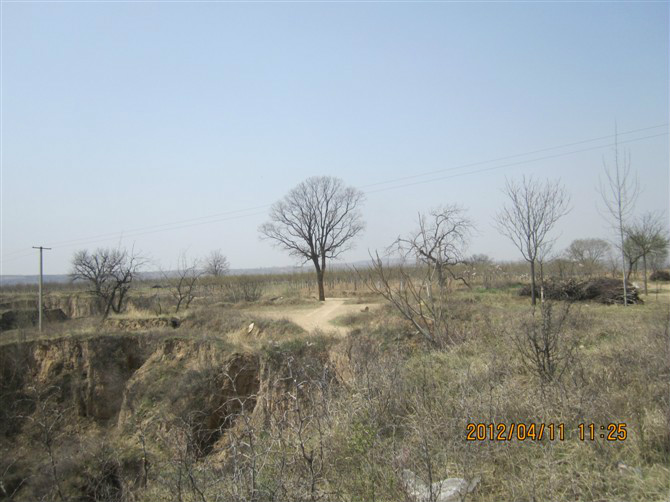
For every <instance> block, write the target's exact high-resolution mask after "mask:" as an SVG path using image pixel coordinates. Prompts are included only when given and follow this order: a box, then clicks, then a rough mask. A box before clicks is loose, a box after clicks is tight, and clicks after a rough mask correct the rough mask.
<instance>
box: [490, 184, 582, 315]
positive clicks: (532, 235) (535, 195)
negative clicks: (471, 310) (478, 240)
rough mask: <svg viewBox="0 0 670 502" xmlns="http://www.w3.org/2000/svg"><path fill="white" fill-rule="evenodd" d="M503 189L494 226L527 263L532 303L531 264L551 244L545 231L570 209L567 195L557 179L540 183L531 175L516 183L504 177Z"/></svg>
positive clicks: (532, 271)
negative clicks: (504, 197)
mask: <svg viewBox="0 0 670 502" xmlns="http://www.w3.org/2000/svg"><path fill="white" fill-rule="evenodd" d="M504 192H505V194H506V195H507V197H508V198H509V203H508V204H506V205H505V206H504V207H503V208H502V210H500V212H498V214H497V215H496V218H495V222H496V227H497V228H498V231H499V232H500V233H501V234H503V235H504V236H505V237H507V238H509V239H510V240H511V241H512V242H513V243H514V245H515V246H516V247H517V249H518V250H519V251H521V255H522V256H523V258H524V260H526V261H527V262H528V263H529V264H530V281H531V302H532V304H533V305H535V304H536V303H537V300H536V296H537V295H536V280H535V277H536V271H535V265H536V263H537V262H538V260H539V259H541V258H542V257H543V256H545V255H546V252H547V250H548V249H549V247H550V246H551V244H552V240H551V239H550V238H549V233H550V232H551V230H552V229H553V227H554V225H555V224H556V222H557V221H558V220H559V219H560V218H561V217H562V216H564V215H565V214H567V213H568V211H569V210H570V209H569V205H570V196H569V195H568V193H567V192H566V190H565V188H564V187H563V186H562V185H561V183H560V181H558V180H556V181H549V180H548V181H546V182H545V183H541V182H539V181H537V180H535V179H533V177H532V176H531V177H528V178H526V177H525V176H524V177H523V178H522V180H521V182H520V183H519V182H515V181H510V180H507V182H506V184H505V190H504Z"/></svg>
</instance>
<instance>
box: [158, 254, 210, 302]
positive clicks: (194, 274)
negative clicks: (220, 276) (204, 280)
mask: <svg viewBox="0 0 670 502" xmlns="http://www.w3.org/2000/svg"><path fill="white" fill-rule="evenodd" d="M175 275H176V277H172V278H170V277H168V275H167V274H165V273H164V274H163V276H164V277H165V279H166V281H169V284H170V286H169V287H170V294H171V295H172V297H173V298H174V299H175V302H176V305H175V310H174V311H175V313H177V312H179V309H180V308H181V306H182V305H183V306H184V308H188V307H189V305H191V302H192V301H193V299H194V298H195V291H196V285H197V283H198V279H199V278H200V276H201V275H202V271H200V270H199V269H198V260H192V261H190V262H189V260H188V259H187V257H186V253H182V254H181V255H180V256H179V259H178V260H177V270H176V271H175Z"/></svg>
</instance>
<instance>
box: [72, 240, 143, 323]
mask: <svg viewBox="0 0 670 502" xmlns="http://www.w3.org/2000/svg"><path fill="white" fill-rule="evenodd" d="M144 264H145V259H144V258H142V257H140V256H139V255H138V254H135V252H134V251H131V252H130V253H129V252H128V251H126V250H121V249H98V250H96V251H95V252H93V253H89V252H88V251H86V250H83V251H77V252H76V253H75V255H74V258H73V259H72V272H71V277H72V280H73V281H75V280H84V281H87V282H88V283H89V284H90V285H91V293H93V294H94V295H95V296H96V297H97V298H98V301H99V304H100V308H101V310H102V312H103V317H105V318H106V317H107V316H108V315H109V313H110V311H114V312H116V313H117V314H118V313H119V312H121V311H122V310H123V308H124V305H125V303H124V302H125V300H126V297H127V294H128V291H129V290H130V287H131V284H132V282H133V279H134V278H135V277H136V275H137V273H138V272H139V270H140V268H141V267H142V266H143V265H144Z"/></svg>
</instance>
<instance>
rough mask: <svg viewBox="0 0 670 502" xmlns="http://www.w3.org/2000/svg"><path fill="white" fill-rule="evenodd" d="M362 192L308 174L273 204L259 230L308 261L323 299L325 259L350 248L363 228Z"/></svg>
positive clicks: (278, 244) (323, 177)
mask: <svg viewBox="0 0 670 502" xmlns="http://www.w3.org/2000/svg"><path fill="white" fill-rule="evenodd" d="M363 199H364V196H363V192H361V191H360V190H357V189H356V188H353V187H346V186H345V185H344V182H343V181H342V180H340V179H338V178H333V177H331V176H315V177H312V178H308V179H307V180H305V181H303V182H302V183H300V184H299V185H298V186H296V187H295V188H293V189H292V190H291V191H290V192H289V193H288V194H286V196H285V197H284V198H283V199H282V200H280V201H278V202H276V203H274V204H273V206H272V208H271V209H270V221H269V222H267V223H265V224H263V225H261V226H260V228H259V232H260V233H261V234H262V235H263V236H264V237H266V238H268V239H271V240H273V241H275V244H276V245H277V246H279V247H281V248H282V249H285V250H287V251H288V252H289V253H290V254H292V255H294V256H297V257H299V258H301V259H304V260H305V262H308V261H311V262H312V263H313V264H314V268H315V269H316V278H317V282H318V285H319V300H321V301H324V300H325V299H326V295H325V291H324V287H323V279H324V274H325V272H326V260H330V259H334V258H337V257H338V256H340V255H341V254H342V253H343V252H344V251H347V250H348V249H350V248H351V245H352V241H353V239H354V237H356V236H357V235H358V234H359V233H361V231H362V230H363V228H364V223H363V220H362V217H361V214H360V211H359V208H360V206H361V204H362V202H363Z"/></svg>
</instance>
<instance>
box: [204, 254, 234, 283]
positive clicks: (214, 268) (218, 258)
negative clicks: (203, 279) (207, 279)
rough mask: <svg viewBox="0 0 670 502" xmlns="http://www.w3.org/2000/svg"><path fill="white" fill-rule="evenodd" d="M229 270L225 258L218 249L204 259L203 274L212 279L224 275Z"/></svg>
mask: <svg viewBox="0 0 670 502" xmlns="http://www.w3.org/2000/svg"><path fill="white" fill-rule="evenodd" d="M229 270H230V264H229V263H228V258H226V257H225V256H224V255H223V253H222V252H221V250H220V249H216V250H214V251H212V252H211V253H210V254H209V255H208V256H207V258H205V273H206V274H207V275H211V276H213V277H221V276H223V275H226V274H227V273H228V271H229Z"/></svg>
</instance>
